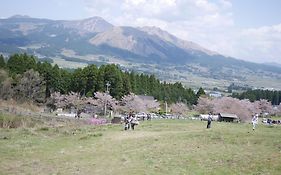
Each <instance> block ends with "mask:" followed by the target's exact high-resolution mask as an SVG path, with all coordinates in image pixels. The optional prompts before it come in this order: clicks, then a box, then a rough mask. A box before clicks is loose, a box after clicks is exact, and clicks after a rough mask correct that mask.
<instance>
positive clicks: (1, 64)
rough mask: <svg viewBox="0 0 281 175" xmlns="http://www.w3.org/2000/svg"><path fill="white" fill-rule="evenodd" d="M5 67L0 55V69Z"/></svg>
mask: <svg viewBox="0 0 281 175" xmlns="http://www.w3.org/2000/svg"><path fill="white" fill-rule="evenodd" d="M5 67H6V63H5V59H4V57H3V55H0V69H1V68H5Z"/></svg>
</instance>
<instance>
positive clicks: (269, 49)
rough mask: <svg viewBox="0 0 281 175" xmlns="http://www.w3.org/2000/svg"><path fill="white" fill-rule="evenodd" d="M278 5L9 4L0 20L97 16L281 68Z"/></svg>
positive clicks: (64, 0) (81, 0)
mask: <svg viewBox="0 0 281 175" xmlns="http://www.w3.org/2000/svg"><path fill="white" fill-rule="evenodd" d="M280 8H281V0H9V1H4V0H3V1H0V17H1V18H7V17H10V16H13V15H15V14H20V15H28V16H30V17H36V18H47V19H64V20H73V19H84V18H89V17H92V16H100V17H102V18H104V19H105V20H107V21H108V22H110V23H112V24H113V25H116V26H135V27H136V26H156V27H160V28H161V29H163V30H166V31H168V32H170V33H171V34H173V35H175V36H177V37H179V38H181V39H184V40H188V41H193V42H195V43H197V44H199V45H201V46H203V47H205V48H207V49H209V50H212V51H216V52H218V53H220V54H223V55H225V56H231V57H235V58H238V59H243V60H247V61H252V62H258V63H264V62H276V63H279V64H281V10H280Z"/></svg>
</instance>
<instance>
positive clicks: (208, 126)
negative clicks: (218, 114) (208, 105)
mask: <svg viewBox="0 0 281 175" xmlns="http://www.w3.org/2000/svg"><path fill="white" fill-rule="evenodd" d="M211 124H212V116H211V113H209V116H208V120H207V129H209V128H211Z"/></svg>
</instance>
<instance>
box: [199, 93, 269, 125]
mask: <svg viewBox="0 0 281 175" xmlns="http://www.w3.org/2000/svg"><path fill="white" fill-rule="evenodd" d="M195 110H197V111H198V112H200V113H203V114H206V113H209V112H212V113H216V114H217V113H230V114H236V115H237V116H238V117H239V118H240V119H241V120H242V121H249V120H251V117H252V115H253V114H255V113H257V114H260V113H269V114H273V113H274V111H273V108H272V106H271V104H270V103H268V101H266V100H260V101H255V102H253V103H252V102H250V101H249V100H239V99H236V98H232V97H222V98H215V99H211V98H202V97H200V98H199V100H198V104H197V105H196V106H195Z"/></svg>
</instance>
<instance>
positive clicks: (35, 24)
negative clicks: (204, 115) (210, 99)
mask: <svg viewBox="0 0 281 175" xmlns="http://www.w3.org/2000/svg"><path fill="white" fill-rule="evenodd" d="M0 52H1V53H2V54H5V55H8V54H12V53H16V52H26V53H28V54H34V55H36V56H37V57H38V58H39V59H42V60H49V61H52V62H54V63H57V64H59V65H60V66H64V67H73V66H78V65H79V66H83V65H86V64H92V63H94V64H105V63H117V64H119V65H120V66H121V67H124V68H125V69H133V70H136V71H141V72H147V73H154V74H157V75H158V76H159V77H160V78H162V79H163V80H170V81H175V80H179V81H183V82H186V83H193V82H195V81H197V80H198V81H201V82H203V81H205V80H206V79H209V80H220V81H221V82H222V81H227V83H232V82H238V83H246V84H250V85H252V86H253V87H255V84H254V83H253V81H254V79H262V80H265V81H261V82H260V84H259V85H257V87H262V84H263V83H266V85H268V84H269V83H270V84H272V86H271V85H270V86H271V87H273V88H275V87H278V86H279V84H278V83H277V84H276V85H274V83H276V82H277V81H278V80H281V68H280V67H277V66H272V65H266V64H257V63H251V62H246V61H242V60H239V59H235V58H231V57H225V56H223V55H221V54H219V53H216V52H213V51H210V50H208V49H206V48H203V47H201V46H200V45H198V44H196V43H194V42H192V41H184V40H182V39H179V38H177V37H175V36H173V35H171V34H169V33H168V32H166V31H163V30H161V29H160V28H157V27H137V28H134V27H128V26H113V25H112V24H110V23H108V22H107V21H105V20H104V19H102V18H101V17H92V18H88V19H83V20H72V21H66V20H49V19H37V18H31V17H28V16H21V15H16V16H13V17H10V18H7V19H0ZM77 63H79V64H77ZM194 77H195V78H194ZM270 79H272V81H273V82H274V83H272V82H271V81H268V80H270ZM195 83H196V82H195ZM206 84H207V85H204V83H203V84H202V83H201V85H198V86H209V85H210V83H208V82H206ZM214 86H216V85H214ZM279 87H281V86H279Z"/></svg>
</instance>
